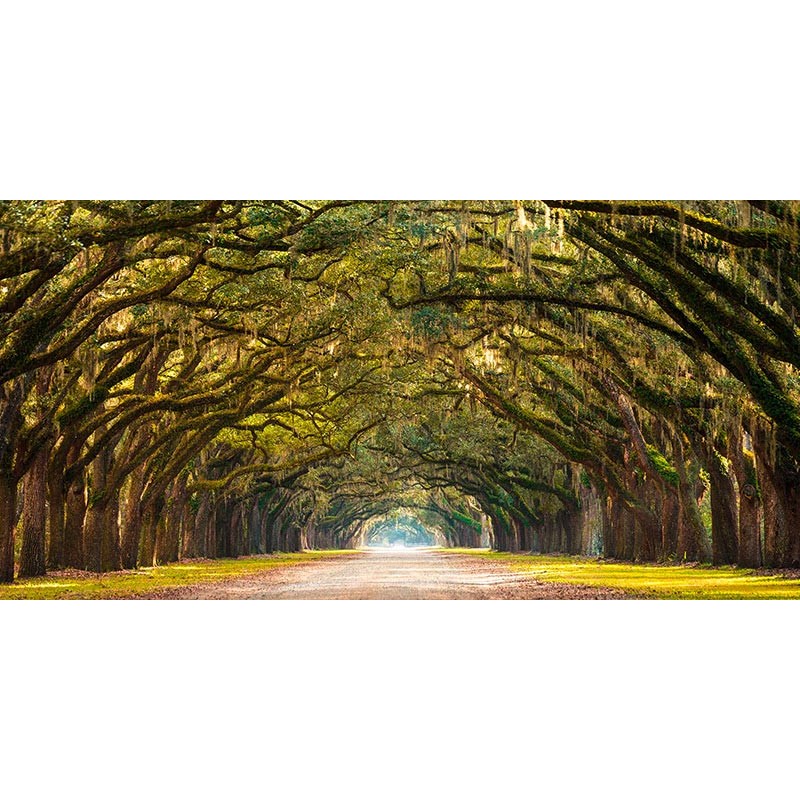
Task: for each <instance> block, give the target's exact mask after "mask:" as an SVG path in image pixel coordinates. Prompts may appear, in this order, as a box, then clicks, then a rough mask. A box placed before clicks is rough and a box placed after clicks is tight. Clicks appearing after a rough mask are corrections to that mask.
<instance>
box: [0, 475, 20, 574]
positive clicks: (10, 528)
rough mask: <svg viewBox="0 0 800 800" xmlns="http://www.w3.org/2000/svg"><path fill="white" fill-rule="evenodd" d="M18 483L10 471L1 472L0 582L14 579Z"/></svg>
mask: <svg viewBox="0 0 800 800" xmlns="http://www.w3.org/2000/svg"><path fill="white" fill-rule="evenodd" d="M16 511H17V483H16V481H15V480H14V478H13V476H12V475H11V474H10V473H7V472H2V473H0V583H11V582H12V581H13V580H14V527H15V525H16Z"/></svg>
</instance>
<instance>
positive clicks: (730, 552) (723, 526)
mask: <svg viewBox="0 0 800 800" xmlns="http://www.w3.org/2000/svg"><path fill="white" fill-rule="evenodd" d="M706 456H707V458H706V466H707V467H708V474H709V477H710V481H711V547H712V560H713V563H714V564H715V565H720V564H736V563H737V560H738V542H737V531H738V527H739V522H738V519H737V514H736V490H735V488H734V485H733V480H732V478H731V474H730V471H729V469H728V467H726V465H725V464H724V463H723V462H722V460H721V457H720V454H719V453H718V452H717V450H716V449H715V448H714V447H713V446H710V447H708V448H707V451H706Z"/></svg>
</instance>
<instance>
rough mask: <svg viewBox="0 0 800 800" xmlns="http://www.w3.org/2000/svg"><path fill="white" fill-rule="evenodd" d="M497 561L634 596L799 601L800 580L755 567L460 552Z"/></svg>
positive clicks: (548, 579)
mask: <svg viewBox="0 0 800 800" xmlns="http://www.w3.org/2000/svg"><path fill="white" fill-rule="evenodd" d="M448 552H459V553H466V554H469V555H475V556H477V557H479V558H486V559H490V560H492V561H498V562H500V563H502V564H505V565H507V566H508V567H509V568H510V569H513V570H514V571H515V572H525V573H529V574H532V575H533V576H535V577H536V578H537V579H539V580H541V581H545V582H550V583H570V584H581V585H583V586H609V587H612V588H615V589H622V590H623V591H626V592H630V593H631V594H632V595H637V596H642V597H652V598H666V599H681V600H692V599H693V600H787V599H794V598H798V599H800V580H797V579H794V578H785V577H781V576H778V575H763V574H759V573H757V572H755V571H754V570H750V569H736V568H734V567H710V566H690V565H686V566H667V565H664V566H662V565H660V564H626V563H619V562H604V561H600V560H598V559H595V558H586V557H581V556H562V555H519V554H510V553H492V552H488V551H485V550H470V549H458V550H453V551H448Z"/></svg>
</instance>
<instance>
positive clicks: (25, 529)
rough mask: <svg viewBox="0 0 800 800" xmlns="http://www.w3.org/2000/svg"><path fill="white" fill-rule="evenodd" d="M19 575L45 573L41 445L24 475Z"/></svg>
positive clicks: (44, 466)
mask: <svg viewBox="0 0 800 800" xmlns="http://www.w3.org/2000/svg"><path fill="white" fill-rule="evenodd" d="M23 498H24V500H23V505H22V553H21V554H20V562H19V577H20V578H31V577H35V576H37V575H44V574H45V571H46V565H45V544H46V527H47V451H46V450H45V449H44V448H42V449H41V450H40V451H39V452H38V453H37V454H36V456H35V458H34V459H33V463H32V464H31V467H30V469H29V470H28V472H27V473H26V474H25V477H24V478H23Z"/></svg>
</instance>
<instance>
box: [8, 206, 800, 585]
mask: <svg viewBox="0 0 800 800" xmlns="http://www.w3.org/2000/svg"><path fill="white" fill-rule="evenodd" d="M799 220H800V203H797V202H789V201H755V200H748V201H685V202H673V201H670V202H657V201H647V202H644V201H637V202H619V201H564V200H546V201H507V202H501V201H454V202H450V201H424V202H406V201H403V202H388V201H385V202H375V201H330V202H328V201H326V202H317V201H252V202H251V201H246V202H233V201H216V202H188V201H180V202H178V201H173V202H166V201H157V202H139V201H137V202H131V201H119V202H116V201H114V202H110V201H103V202H56V201H46V202H29V201H25V202H22V201H19V202H17V201H13V202H3V203H2V204H0V332H1V333H0V337H1V338H0V581H3V582H9V581H13V580H14V578H15V576H17V575H18V576H20V577H21V576H36V575H43V574H45V572H46V571H47V570H58V569H62V568H76V569H86V570H92V571H96V572H103V571H111V570H118V569H120V568H125V569H131V568H135V567H137V566H149V565H153V564H158V563H166V562H171V561H176V560H180V559H186V558H216V557H235V556H240V555H247V554H256V553H270V552H275V551H295V550H301V549H308V548H311V549H314V548H348V547H353V546H356V545H362V544H366V543H368V542H369V540H370V538H371V537H373V538H374V537H375V536H380V535H381V532H382V531H383V534H386V533H387V532H388V531H389V530H390V529H391V526H393V525H394V526H396V525H397V524H398V519H402V526H404V527H405V528H406V529H407V531H415V530H416V531H423V530H424V531H428V532H429V533H430V534H431V535H433V536H434V537H435V539H436V541H437V542H438V543H439V544H443V545H450V546H467V547H476V546H481V545H488V546H491V547H492V548H494V549H497V550H503V551H537V552H564V553H573V554H592V555H602V556H605V557H607V558H616V559H625V560H643V561H661V560H678V561H707V562H713V563H714V564H739V565H742V566H747V567H761V566H763V567H772V568H781V567H790V566H798V565H800V379H799V378H798V370H799V369H800V330H799V329H798V323H797V316H798V312H800V255H799V254H798V242H800V230H799V229H798V221H799ZM398 515H399V516H398Z"/></svg>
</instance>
